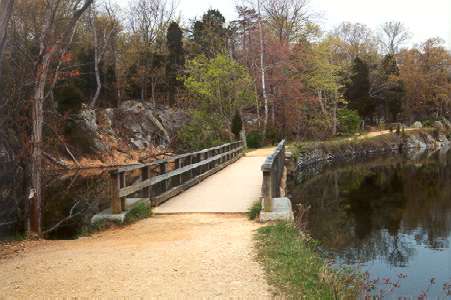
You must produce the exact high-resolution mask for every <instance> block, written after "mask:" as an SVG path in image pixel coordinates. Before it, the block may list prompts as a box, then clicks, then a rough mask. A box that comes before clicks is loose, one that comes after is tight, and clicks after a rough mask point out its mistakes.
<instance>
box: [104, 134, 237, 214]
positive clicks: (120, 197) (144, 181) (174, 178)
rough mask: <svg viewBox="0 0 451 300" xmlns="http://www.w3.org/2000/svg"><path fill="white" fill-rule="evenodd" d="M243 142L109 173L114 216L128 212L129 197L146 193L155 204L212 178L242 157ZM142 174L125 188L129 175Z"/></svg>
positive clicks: (122, 168)
mask: <svg viewBox="0 0 451 300" xmlns="http://www.w3.org/2000/svg"><path fill="white" fill-rule="evenodd" d="M242 149H243V147H242V142H241V141H239V142H233V143H227V144H224V145H221V146H217V147H212V148H208V149H203V150H201V151H198V152H192V153H185V154H180V155H177V156H173V157H169V158H167V159H162V160H157V161H154V162H152V163H148V164H134V165H129V166H125V167H121V168H118V169H116V170H113V171H111V172H110V176H111V180H112V182H113V184H112V189H113V190H112V200H111V208H112V213H113V214H119V213H121V212H122V211H124V210H125V200H126V197H127V196H129V195H131V194H134V193H137V192H140V191H143V193H144V197H145V198H149V199H152V202H153V203H152V204H153V205H156V204H160V203H161V202H163V201H165V200H167V199H169V198H170V197H173V196H175V195H176V194H178V193H179V192H181V191H183V190H184V189H186V188H188V187H190V186H192V185H194V184H195V183H197V182H198V181H200V180H202V179H204V178H205V177H207V176H209V175H211V174H213V173H214V172H216V171H218V170H219V169H222V168H224V167H225V166H226V165H228V164H230V163H231V162H233V161H235V160H237V159H238V158H239V157H240V156H241V152H242ZM137 170H139V171H141V180H140V181H138V182H135V183H134V184H132V185H129V186H127V185H126V174H128V173H130V172H134V171H137Z"/></svg>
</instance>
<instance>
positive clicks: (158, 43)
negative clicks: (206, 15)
mask: <svg viewBox="0 0 451 300" xmlns="http://www.w3.org/2000/svg"><path fill="white" fill-rule="evenodd" d="M130 4H131V5H130V11H129V27H130V29H131V31H132V32H133V33H134V34H135V36H136V37H137V39H138V43H139V44H140V46H139V47H140V48H141V49H139V50H137V51H138V52H139V54H138V56H139V62H138V65H140V66H141V68H142V69H143V71H141V72H140V77H141V78H140V81H141V82H140V85H141V101H144V99H145V98H147V86H148V80H149V77H150V82H151V85H152V99H153V102H154V103H155V89H154V87H155V85H156V82H157V80H158V77H160V76H161V74H159V70H158V69H159V68H158V67H156V65H158V64H157V63H156V61H155V60H156V59H157V57H156V56H157V55H156V53H159V52H161V51H162V50H163V49H162V46H163V43H164V40H165V33H166V29H167V28H168V26H169V23H170V21H171V20H172V19H173V17H174V14H175V9H176V6H175V3H174V1H172V0H171V1H170V2H168V1H167V0H137V1H133V2H130Z"/></svg>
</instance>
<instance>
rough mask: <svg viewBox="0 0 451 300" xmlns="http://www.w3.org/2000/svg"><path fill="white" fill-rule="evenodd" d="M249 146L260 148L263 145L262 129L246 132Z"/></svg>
mask: <svg viewBox="0 0 451 300" xmlns="http://www.w3.org/2000/svg"><path fill="white" fill-rule="evenodd" d="M246 143H247V147H248V148H250V149H258V148H260V147H262V146H263V135H262V133H261V132H260V131H251V132H249V133H247V134H246Z"/></svg>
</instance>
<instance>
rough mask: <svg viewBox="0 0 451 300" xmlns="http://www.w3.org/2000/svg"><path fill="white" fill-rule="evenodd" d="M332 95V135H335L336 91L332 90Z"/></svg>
mask: <svg viewBox="0 0 451 300" xmlns="http://www.w3.org/2000/svg"><path fill="white" fill-rule="evenodd" d="M333 97H334V106H333V108H332V135H333V136H335V135H337V123H338V122H337V106H338V103H337V101H338V100H337V92H336V91H335V92H334V95H333Z"/></svg>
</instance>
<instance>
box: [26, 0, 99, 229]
mask: <svg viewBox="0 0 451 300" xmlns="http://www.w3.org/2000/svg"><path fill="white" fill-rule="evenodd" d="M91 3H92V0H84V1H83V2H81V1H70V2H66V3H62V1H61V0H52V1H48V2H46V4H45V10H44V22H43V26H42V31H41V34H40V36H39V54H38V56H37V57H36V60H35V64H34V65H35V71H34V88H33V98H32V99H33V102H32V103H33V104H32V105H33V113H32V119H33V133H32V142H33V151H32V164H31V165H32V166H31V174H32V191H31V192H30V198H31V199H33V202H32V209H31V220H30V221H31V222H30V232H32V233H34V234H36V235H38V236H40V235H41V233H42V228H41V215H42V211H41V210H42V191H41V171H42V128H43V123H44V110H43V108H44V107H43V105H44V100H45V98H46V87H47V83H48V76H49V73H50V71H51V69H50V68H51V62H52V60H54V59H55V58H59V57H60V56H61V55H62V54H64V53H65V52H66V51H67V47H68V45H69V42H70V41H71V37H72V36H73V32H74V30H75V28H76V24H77V22H78V20H79V19H80V17H81V16H82V14H83V13H84V12H85V11H86V10H87V9H88V7H89V6H90V5H91ZM63 5H67V6H66V7H64V6H63ZM64 8H67V9H69V11H70V12H71V13H70V15H69V16H68V17H69V18H68V21H67V22H66V24H64V25H62V26H61V27H60V26H58V27H57V18H58V17H60V16H61V15H60V14H61V12H64V11H65V10H64ZM58 25H61V24H58Z"/></svg>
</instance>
